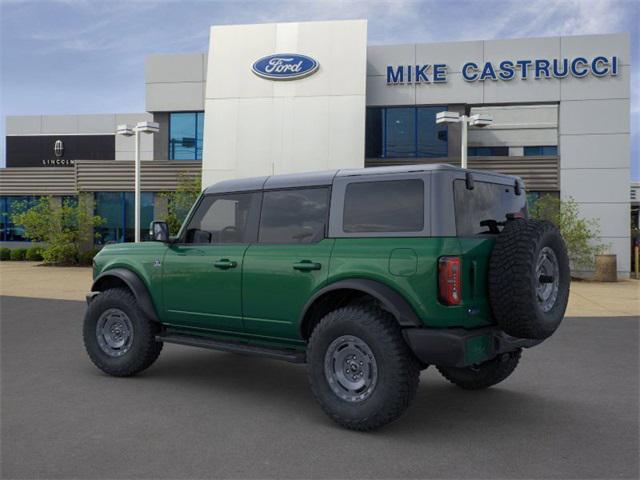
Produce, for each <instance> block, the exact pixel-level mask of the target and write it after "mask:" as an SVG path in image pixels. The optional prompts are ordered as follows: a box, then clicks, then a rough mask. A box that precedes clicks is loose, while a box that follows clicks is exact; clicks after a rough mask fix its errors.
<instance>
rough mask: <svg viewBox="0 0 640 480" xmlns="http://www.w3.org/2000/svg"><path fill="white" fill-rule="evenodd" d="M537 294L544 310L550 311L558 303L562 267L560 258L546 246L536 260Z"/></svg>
mask: <svg viewBox="0 0 640 480" xmlns="http://www.w3.org/2000/svg"><path fill="white" fill-rule="evenodd" d="M536 278H537V287H536V296H537V299H538V304H539V305H540V308H542V311H543V312H548V311H549V310H551V309H552V308H553V306H554V305H555V304H556V299H557V298H558V289H559V284H560V268H559V267H558V258H557V257H556V254H555V253H554V251H553V250H552V249H550V248H549V247H544V248H543V249H542V250H540V254H539V255H538V261H537V262H536Z"/></svg>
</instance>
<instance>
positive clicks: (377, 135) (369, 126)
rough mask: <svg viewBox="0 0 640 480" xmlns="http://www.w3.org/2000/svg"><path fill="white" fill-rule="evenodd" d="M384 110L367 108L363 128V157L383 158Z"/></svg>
mask: <svg viewBox="0 0 640 480" xmlns="http://www.w3.org/2000/svg"><path fill="white" fill-rule="evenodd" d="M383 119H384V109H383V108H367V120H366V126H365V131H366V135H365V157H366V158H381V157H383V156H384V128H383Z"/></svg>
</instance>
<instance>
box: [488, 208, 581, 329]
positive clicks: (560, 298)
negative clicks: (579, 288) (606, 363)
mask: <svg viewBox="0 0 640 480" xmlns="http://www.w3.org/2000/svg"><path fill="white" fill-rule="evenodd" d="M570 281H571V279H570V269H569V257H568V255H567V248H566V246H565V244H564V241H563V240H562V236H561V235H560V232H559V231H558V229H557V228H556V227H555V226H554V225H553V224H552V223H551V222H547V221H543V220H528V219H514V220H509V221H507V223H506V225H505V226H504V228H503V230H502V232H500V234H499V235H498V236H497V237H496V243H495V245H494V247H493V251H492V252H491V259H490V261H489V301H490V304H491V310H492V312H493V316H494V318H495V320H496V322H497V323H498V325H499V326H500V327H501V328H502V330H504V332H505V333H507V334H509V335H511V336H514V337H518V338H530V339H537V340H540V339H544V338H547V337H549V336H550V335H551V334H552V333H553V332H555V331H556V329H557V328H558V326H559V325H560V322H561V321H562V318H563V317H564V312H565V310H566V308H567V302H568V300H569V284H570Z"/></svg>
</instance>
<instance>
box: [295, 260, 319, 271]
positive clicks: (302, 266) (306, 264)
mask: <svg viewBox="0 0 640 480" xmlns="http://www.w3.org/2000/svg"><path fill="white" fill-rule="evenodd" d="M320 268H322V265H321V264H319V263H318V262H312V261H311V260H302V261H301V262H298V263H294V264H293V269H294V270H300V271H301V272H309V271H311V270H320Z"/></svg>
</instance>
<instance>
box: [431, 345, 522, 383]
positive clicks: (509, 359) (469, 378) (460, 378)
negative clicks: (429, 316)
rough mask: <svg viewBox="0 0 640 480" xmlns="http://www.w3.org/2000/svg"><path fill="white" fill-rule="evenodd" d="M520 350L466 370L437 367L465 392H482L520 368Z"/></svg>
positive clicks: (445, 376)
mask: <svg viewBox="0 0 640 480" xmlns="http://www.w3.org/2000/svg"><path fill="white" fill-rule="evenodd" d="M520 354H521V351H520V350H515V351H513V352H508V353H503V354H502V355H499V356H498V357H496V358H494V359H492V360H489V361H488V362H484V363H481V364H479V365H472V366H470V367H465V368H454V367H437V368H438V371H439V372H440V373H441V374H442V376H443V377H444V378H446V379H447V380H449V381H450V382H451V383H453V384H455V385H458V386H459V387H461V388H464V389H465V390H481V389H483V388H488V387H491V386H492V385H495V384H497V383H500V382H502V381H503V380H504V379H506V378H507V377H508V376H509V375H511V374H512V373H513V371H514V370H515V369H516V367H517V366H518V362H519V361H520Z"/></svg>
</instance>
